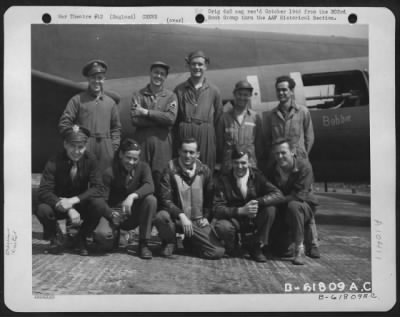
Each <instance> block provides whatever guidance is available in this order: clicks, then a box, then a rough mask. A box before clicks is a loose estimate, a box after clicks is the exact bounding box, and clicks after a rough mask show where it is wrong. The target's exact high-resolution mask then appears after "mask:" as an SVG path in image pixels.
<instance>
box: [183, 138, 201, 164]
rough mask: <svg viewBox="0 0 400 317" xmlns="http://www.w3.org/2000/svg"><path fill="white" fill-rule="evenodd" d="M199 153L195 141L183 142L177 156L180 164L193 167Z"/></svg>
mask: <svg viewBox="0 0 400 317" xmlns="http://www.w3.org/2000/svg"><path fill="white" fill-rule="evenodd" d="M199 155H200V153H199V152H198V151H197V144H196V143H183V144H182V146H181V148H180V149H179V158H180V160H181V162H182V164H183V165H184V166H185V167H186V168H189V169H191V168H192V167H193V164H194V163H195V162H196V159H197V158H198V157H199Z"/></svg>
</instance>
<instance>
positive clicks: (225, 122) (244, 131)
mask: <svg viewBox="0 0 400 317" xmlns="http://www.w3.org/2000/svg"><path fill="white" fill-rule="evenodd" d="M216 135H217V151H218V155H217V162H218V163H221V171H222V172H223V173H227V172H229V171H230V169H231V168H232V159H231V155H232V151H233V148H234V147H239V148H240V149H241V150H243V151H246V152H248V153H249V154H250V157H249V160H250V165H251V166H252V167H257V159H258V158H259V157H260V156H261V154H260V152H261V151H262V148H263V144H262V126H261V119H260V117H259V115H258V114H257V113H256V112H255V111H253V110H250V109H246V111H245V115H244V119H243V122H242V123H239V122H238V121H237V119H236V118H235V115H234V109H233V108H232V109H230V110H229V111H228V112H224V113H223V115H222V117H221V120H220V122H219V124H218V125H217V128H216Z"/></svg>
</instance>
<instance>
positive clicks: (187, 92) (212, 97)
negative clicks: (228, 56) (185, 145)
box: [174, 78, 223, 171]
mask: <svg viewBox="0 0 400 317" xmlns="http://www.w3.org/2000/svg"><path fill="white" fill-rule="evenodd" d="M174 91H175V93H176V96H177V98H178V117H177V120H176V132H175V133H176V135H177V139H176V140H175V141H176V144H175V150H176V149H178V148H179V145H180V144H179V142H180V141H182V140H183V139H185V138H195V139H196V140H197V142H198V144H199V152H200V161H201V162H202V163H204V164H206V165H207V166H208V167H209V168H210V169H211V171H213V170H214V166H215V163H216V136H215V126H216V124H217V122H218V120H219V118H220V116H221V115H222V111H223V110H222V101H221V94H220V91H219V89H218V88H217V87H216V86H214V85H213V84H211V83H209V82H208V81H207V80H206V79H205V80H204V82H203V85H202V86H201V88H199V89H196V88H195V87H194V86H193V84H192V82H191V80H190V78H189V79H188V80H187V81H185V82H183V83H181V84H179V85H178V86H177V87H176V88H175V90H174Z"/></svg>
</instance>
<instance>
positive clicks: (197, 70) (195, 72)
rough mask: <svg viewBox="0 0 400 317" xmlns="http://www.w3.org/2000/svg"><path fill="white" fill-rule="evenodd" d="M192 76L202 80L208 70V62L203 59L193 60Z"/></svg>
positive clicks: (191, 62) (190, 66) (190, 64)
mask: <svg viewBox="0 0 400 317" xmlns="http://www.w3.org/2000/svg"><path fill="white" fill-rule="evenodd" d="M189 69H190V76H191V77H193V78H201V77H202V76H203V75H204V73H205V71H206V70H207V64H206V60H205V59H204V58H203V57H195V58H192V59H191V60H190V62H189Z"/></svg>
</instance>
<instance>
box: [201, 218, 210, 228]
mask: <svg viewBox="0 0 400 317" xmlns="http://www.w3.org/2000/svg"><path fill="white" fill-rule="evenodd" d="M198 224H199V226H200V227H201V228H204V227H206V226H208V225H209V224H210V223H209V222H208V219H207V218H201V219H199V222H198Z"/></svg>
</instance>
